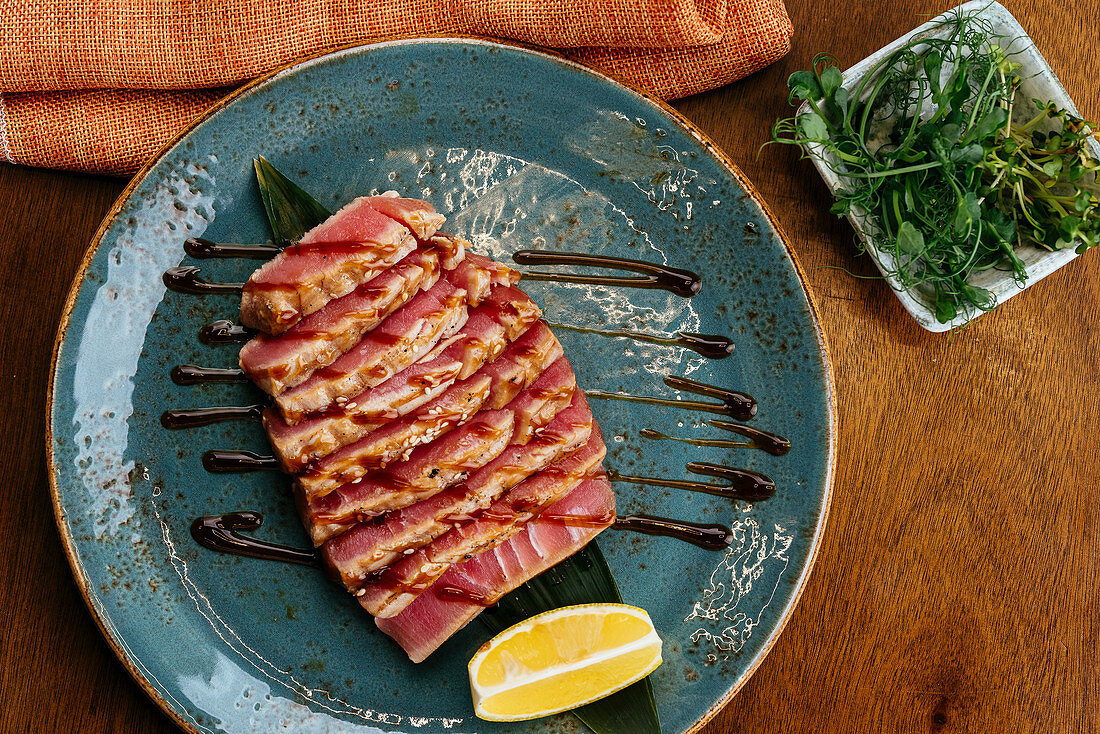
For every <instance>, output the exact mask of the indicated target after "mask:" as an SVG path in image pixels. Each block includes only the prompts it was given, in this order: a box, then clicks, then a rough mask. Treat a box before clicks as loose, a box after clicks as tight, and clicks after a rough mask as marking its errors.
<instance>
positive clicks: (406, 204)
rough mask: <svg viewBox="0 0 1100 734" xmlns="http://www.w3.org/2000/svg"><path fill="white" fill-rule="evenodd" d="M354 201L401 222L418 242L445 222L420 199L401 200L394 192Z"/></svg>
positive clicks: (440, 215)
mask: <svg viewBox="0 0 1100 734" xmlns="http://www.w3.org/2000/svg"><path fill="white" fill-rule="evenodd" d="M356 201H364V202H365V203H366V204H367V205H368V206H369V207H370V208H372V209H374V210H375V211H377V212H381V213H382V214H385V215H386V216H387V217H390V218H391V219H396V220H397V221H399V222H401V223H402V224H404V225H405V226H406V227H408V228H409V229H411V230H412V231H413V234H415V235H416V237H417V239H420V240H426V239H428V238H429V237H431V236H432V235H434V234H435V233H436V232H437V231H438V230H439V228H440V227H442V226H443V222H444V221H446V217H444V216H443V215H442V214H439V213H438V212H436V210H435V207H434V206H432V205H431V204H429V203H428V202H426V201H421V200H420V199H403V198H401V197H400V196H398V195H397V192H396V191H387V192H386V193H384V194H382V195H381V196H364V197H362V199H356ZM451 267H454V266H453V265H452V266H451Z"/></svg>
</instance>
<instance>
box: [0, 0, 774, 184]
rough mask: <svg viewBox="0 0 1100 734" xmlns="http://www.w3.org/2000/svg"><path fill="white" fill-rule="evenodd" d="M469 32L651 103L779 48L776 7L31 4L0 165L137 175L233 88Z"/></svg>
mask: <svg viewBox="0 0 1100 734" xmlns="http://www.w3.org/2000/svg"><path fill="white" fill-rule="evenodd" d="M429 33H431V34H438V33H471V34H481V35H490V36H498V37H502V38H511V39H516V40H519V41H523V42H526V43H532V44H537V45H541V46H549V47H553V48H557V49H559V50H562V52H563V53H565V54H566V55H567V56H569V57H570V58H573V59H576V60H578V61H582V62H585V63H589V64H592V65H595V66H598V67H601V68H603V69H604V70H606V71H607V72H608V73H610V74H611V75H613V76H615V77H618V78H620V79H622V80H623V81H625V82H627V83H628V84H632V85H634V86H637V87H639V88H641V89H644V90H647V91H649V92H652V93H653V94H656V95H657V96H659V97H662V98H665V99H674V98H677V97H683V96H686V95H689V94H694V93H696V92H701V91H703V90H706V89H711V88H714V87H718V86H721V85H723V84H727V83H729V82H731V81H733V80H735V79H739V78H741V77H743V76H746V75H747V74H751V73H752V72H754V71H757V70H758V69H760V68H762V67H764V66H766V65H768V64H770V63H771V62H773V61H775V60H776V59H778V58H780V57H781V56H783V55H784V54H785V53H786V52H787V51H788V50H789V48H790V35H791V24H790V20H789V19H788V18H787V13H786V10H785V8H784V7H783V2H782V0H303V1H301V2H293V1H292V0H71V2H67V3H58V2H56V0H31V1H25V2H20V3H12V4H8V5H7V7H5V12H4V14H3V15H2V16H0V34H2V35H0V37H3V38H4V42H3V43H2V44H0V90H3V91H0V157H2V158H3V159H4V160H6V161H8V162H10V163H22V164H27V165H32V166H45V167H49V168H63V169H70V170H83V171H92V172H100V173H114V174H127V173H132V172H134V171H135V170H137V169H138V168H139V167H140V166H141V165H142V164H143V163H144V162H146V161H147V160H148V159H149V158H150V157H152V155H153V154H154V153H155V152H156V151H157V149H158V148H159V147H160V146H161V145H162V144H163V143H164V142H165V141H167V140H168V139H169V138H171V137H172V135H173V134H174V133H176V132H177V131H178V130H179V129H181V128H182V127H183V126H185V125H186V124H187V123H188V122H189V121H190V120H192V119H194V118H195V116H197V115H198V114H200V113H201V112H202V111H203V110H205V109H207V108H208V107H209V106H210V105H212V104H213V103H214V102H215V101H216V100H218V99H219V98H220V97H222V96H224V95H225V94H226V93H227V92H228V91H230V90H231V89H232V88H233V87H234V86H236V85H239V84H240V83H242V82H245V81H247V80H249V79H252V78H254V77H256V76H259V75H261V74H264V73H266V72H268V71H271V70H272V69H275V68H278V67H279V66H282V65H284V64H286V63H289V62H291V61H293V60H294V59H297V58H300V57H302V56H307V55H311V54H316V53H319V52H323V51H325V50H328V49H333V48H337V47H340V46H346V45H348V44H352V43H367V42H370V41H375V40H380V39H383V38H389V37H394V36H412V35H423V34H429Z"/></svg>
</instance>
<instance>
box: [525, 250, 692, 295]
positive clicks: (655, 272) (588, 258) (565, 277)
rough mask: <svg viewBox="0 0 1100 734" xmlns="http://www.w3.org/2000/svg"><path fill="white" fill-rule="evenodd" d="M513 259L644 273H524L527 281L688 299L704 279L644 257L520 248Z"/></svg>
mask: <svg viewBox="0 0 1100 734" xmlns="http://www.w3.org/2000/svg"><path fill="white" fill-rule="evenodd" d="M512 259H513V260H515V261H516V262H517V263H519V264H520V265H587V266H590V267H596V268H608V269H611V270H627V271H630V272H632V273H641V275H638V276H610V275H577V274H573V273H544V272H533V273H524V274H523V277H524V278H526V279H527V280H548V281H552V282H555V283H591V284H593V285H610V286H622V287H626V288H646V289H657V290H664V291H669V292H670V293H675V294H676V295H678V296H683V297H684V298H691V297H692V296H694V295H695V294H696V293H698V292H699V288H700V287H701V286H702V279H700V277H699V276H698V275H697V274H696V273H693V272H691V271H690V270H684V269H682V268H673V267H669V266H667V265H657V264H656V263H650V262H646V261H644V260H629V259H627V258H621V257H607V256H605V255H591V254H588V253H582V252H549V251H546V250H519V251H517V252H516V253H515V254H513V255H512Z"/></svg>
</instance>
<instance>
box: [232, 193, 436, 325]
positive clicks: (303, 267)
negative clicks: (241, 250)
mask: <svg viewBox="0 0 1100 734" xmlns="http://www.w3.org/2000/svg"><path fill="white" fill-rule="evenodd" d="M415 247H416V239H415V238H413V237H412V235H411V234H410V233H409V231H408V230H407V229H406V228H405V226H404V225H402V224H401V223H400V222H397V221H396V220H394V219H391V218H389V217H387V216H385V215H384V214H380V213H379V212H377V211H375V210H374V209H372V208H371V207H370V205H369V204H368V203H367V202H366V201H365V200H364V199H356V200H355V201H353V202H351V203H350V204H348V205H347V206H345V207H344V208H343V209H341V210H340V211H338V212H336V213H335V214H333V215H332V216H331V217H329V218H328V219H327V220H325V221H324V222H322V223H321V224H319V225H317V226H316V227H314V228H313V229H312V230H310V231H309V232H307V233H306V234H305V236H303V237H302V240H301V242H299V243H298V244H296V245H291V246H290V247H288V248H286V249H285V250H283V251H282V252H280V253H279V254H278V255H276V256H275V257H274V258H272V259H271V260H270V261H269V262H266V263H264V264H263V265H262V266H261V267H260V268H259V269H257V270H256V272H254V273H253V274H252V277H250V278H249V279H248V282H246V283H245V284H244V292H243V293H242V294H241V323H242V324H244V325H246V326H251V327H252V328H254V329H259V330H260V331H262V332H264V333H267V334H281V333H282V332H284V331H286V330H287V329H289V328H290V327H291V326H293V325H294V324H296V323H297V322H298V321H300V320H301V319H302V318H304V317H306V316H308V315H309V314H311V313H313V312H315V311H318V310H320V309H321V307H322V306H324V305H325V304H326V303H328V302H329V301H331V300H332V299H334V298H339V297H340V296H344V295H347V294H348V293H350V292H351V291H353V290H354V289H355V288H356V286H359V285H361V284H363V283H365V282H367V281H368V280H370V279H371V278H373V277H374V276H376V275H377V274H378V273H380V272H382V271H383V270H385V269H387V268H389V267H391V266H393V265H394V264H395V263H397V261H399V260H400V259H401V258H403V257H405V256H406V255H408V254H409V253H410V252H412V251H413V249H414V248H415Z"/></svg>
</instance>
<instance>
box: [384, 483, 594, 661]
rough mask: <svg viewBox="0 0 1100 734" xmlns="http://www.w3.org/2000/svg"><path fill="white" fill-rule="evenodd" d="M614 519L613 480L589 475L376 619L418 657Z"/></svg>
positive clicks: (581, 544) (574, 550)
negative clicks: (393, 613) (402, 606)
mask: <svg viewBox="0 0 1100 734" xmlns="http://www.w3.org/2000/svg"><path fill="white" fill-rule="evenodd" d="M614 522H615V494H614V493H613V492H612V490H611V485H610V484H609V483H608V482H607V480H606V479H602V478H596V479H587V480H585V481H584V482H582V483H581V485H580V486H579V487H577V488H576V489H574V490H573V491H572V492H570V493H569V494H568V495H566V496H565V497H564V498H562V499H561V500H559V501H558V502H556V503H554V504H553V505H552V506H550V507H549V508H547V510H546V511H545V512H544V513H543V514H542V515H540V516H539V517H536V518H535V519H533V520H532V521H531V522H529V523H527V525H526V526H525V527H524V529H523V530H522V531H521V532H520V533H518V534H517V535H515V536H513V537H512V538H509V539H508V540H507V541H505V542H503V543H501V544H500V545H499V546H497V547H496V548H494V549H492V550H490V551H488V552H486V553H481V554H479V555H476V556H474V557H473V558H471V559H469V560H467V561H464V562H462V563H456V564H454V565H452V566H451V567H450V568H449V569H447V571H446V573H444V574H443V575H442V576H441V577H440V578H439V580H438V581H437V582H436V583H434V584H433V585H432V586H431V590H430V591H429V592H428V593H425V594H421V595H420V596H418V597H417V598H416V600H415V601H413V602H412V603H411V604H410V605H409V606H408V608H406V609H405V610H404V611H403V612H401V613H400V614H398V615H397V616H395V617H390V618H388V619H382V618H376V619H375V622H376V624H377V625H378V628H379V629H380V630H382V631H383V632H385V633H386V634H387V635H389V636H390V637H392V638H393V639H394V640H396V641H397V643H398V644H399V645H401V647H403V648H404V649H405V652H407V653H408V654H409V658H410V659H411V660H412V661H413V662H414V663H419V662H421V661H423V660H424V659H425V658H427V657H428V656H429V655H431V654H432V653H433V652H434V651H435V650H436V649H437V648H438V647H439V646H440V645H442V644H443V643H444V642H445V641H446V640H448V639H449V638H450V637H451V635H453V634H454V633H455V632H458V631H459V630H460V629H462V628H463V627H465V626H466V625H467V624H468V623H469V622H470V620H472V619H473V618H474V617H476V616H477V615H478V614H480V613H481V612H482V611H483V610H484V609H485V608H486V607H488V606H490V605H492V604H494V603H495V602H496V601H497V600H498V599H500V598H501V597H502V596H504V595H505V594H507V593H508V592H510V591H512V590H513V589H515V588H516V587H518V586H520V585H521V584H523V583H524V582H525V581H528V580H530V579H532V578H534V577H535V576H537V575H538V574H540V573H542V572H543V571H545V570H547V569H548V568H550V567H551V566H554V565H556V564H558V563H560V562H561V561H563V560H565V559H566V558H568V557H569V556H571V555H573V554H574V553H576V552H577V551H579V550H580V549H581V548H583V547H584V546H585V545H587V544H588V542H589V541H591V540H592V539H593V538H594V537H596V536H597V535H598V534H599V533H600V532H601V531H603V530H604V529H605V528H607V527H609V526H610V525H611V524H612V523H614ZM364 596H365V593H364Z"/></svg>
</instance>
